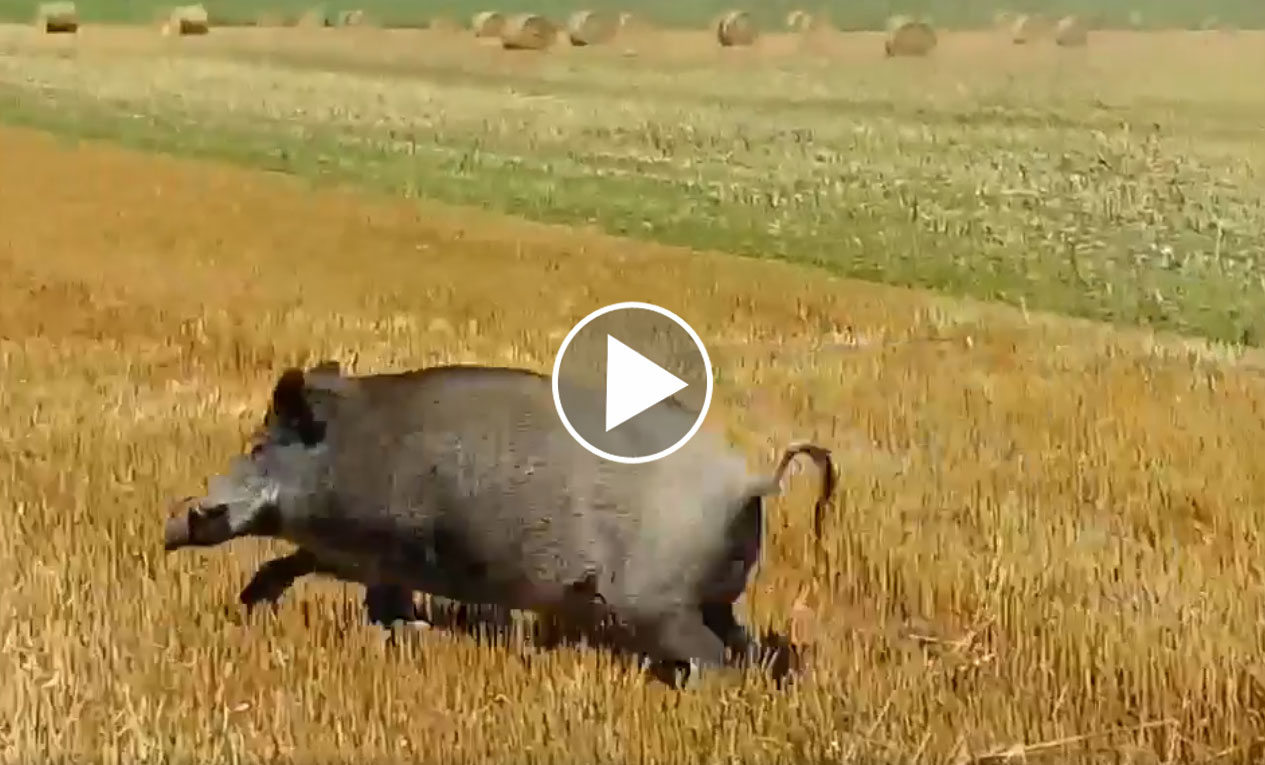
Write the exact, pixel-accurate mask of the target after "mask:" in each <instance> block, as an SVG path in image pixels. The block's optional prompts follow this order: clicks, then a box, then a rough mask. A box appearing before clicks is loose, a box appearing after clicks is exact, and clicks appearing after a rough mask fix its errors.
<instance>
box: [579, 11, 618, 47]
mask: <svg viewBox="0 0 1265 765" xmlns="http://www.w3.org/2000/svg"><path fill="white" fill-rule="evenodd" d="M619 26H620V24H619V18H618V17H616V16H614V15H612V14H609V13H606V12H604V11H576V12H575V13H573V14H571V18H569V19H567V37H568V38H569V39H570V40H571V44H572V45H578V46H583V45H601V44H603V43H608V42H610V41H611V40H613V39H615V35H616V33H618V32H619Z"/></svg>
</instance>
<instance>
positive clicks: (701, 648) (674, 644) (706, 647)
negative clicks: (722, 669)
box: [643, 608, 725, 674]
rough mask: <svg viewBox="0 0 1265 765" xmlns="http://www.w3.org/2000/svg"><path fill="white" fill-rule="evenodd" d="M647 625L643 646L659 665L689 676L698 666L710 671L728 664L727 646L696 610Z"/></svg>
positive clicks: (691, 609)
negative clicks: (682, 671) (712, 668)
mask: <svg viewBox="0 0 1265 765" xmlns="http://www.w3.org/2000/svg"><path fill="white" fill-rule="evenodd" d="M647 626H648V627H649V629H648V630H646V631H647V632H648V633H649V635H648V636H647V639H644V642H643V645H644V646H645V650H646V653H648V654H649V655H650V658H651V659H653V660H655V661H657V662H659V663H662V664H669V665H672V667H673V668H674V669H685V670H686V671H687V673H689V674H692V672H690V669H691V667H692V665H695V664H697V665H699V666H700V667H701V668H711V667H718V666H721V665H723V664H724V663H725V644H724V643H723V642H722V641H721V639H720V638H719V637H718V636H717V635H716V633H715V632H713V631H712V630H711V629H709V628H708V626H707V625H706V624H705V623H704V622H703V618H702V615H701V614H700V613H699V612H698V610H697V609H693V608H690V609H684V610H679V611H674V612H672V613H669V614H665V615H663V616H662V617H660V618H658V619H657V620H656V621H654V622H652V623H651V624H649V625H647Z"/></svg>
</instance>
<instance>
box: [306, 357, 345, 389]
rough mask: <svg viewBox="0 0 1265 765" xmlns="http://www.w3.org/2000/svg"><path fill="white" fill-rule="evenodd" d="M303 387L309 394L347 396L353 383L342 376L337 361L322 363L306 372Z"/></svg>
mask: <svg viewBox="0 0 1265 765" xmlns="http://www.w3.org/2000/svg"><path fill="white" fill-rule="evenodd" d="M304 385H305V386H306V387H307V389H308V391H309V392H318V391H319V392H321V393H333V394H335V395H347V394H349V393H351V391H352V390H353V389H354V388H355V382H354V381H353V380H352V379H351V378H349V377H344V376H343V370H342V368H341V367H340V366H339V365H338V362H337V361H322V362H320V363H319V364H317V365H316V366H314V367H312V368H311V369H309V370H308V371H307V379H306V380H305V381H304Z"/></svg>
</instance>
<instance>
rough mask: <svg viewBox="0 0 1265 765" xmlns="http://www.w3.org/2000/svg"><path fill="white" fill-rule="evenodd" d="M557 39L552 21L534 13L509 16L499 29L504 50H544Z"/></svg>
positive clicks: (556, 32) (556, 31)
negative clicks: (503, 25)
mask: <svg viewBox="0 0 1265 765" xmlns="http://www.w3.org/2000/svg"><path fill="white" fill-rule="evenodd" d="M557 39H558V30H557V29H556V28H555V27H554V25H553V22H551V21H550V20H549V19H547V18H545V17H544V16H537V15H536V14H534V13H518V14H515V15H513V16H511V17H510V18H509V19H507V20H506V22H505V27H504V28H503V29H502V30H501V47H502V48H504V49H505V50H545V49H546V48H548V47H550V46H551V45H553V43H554V41H555V40H557Z"/></svg>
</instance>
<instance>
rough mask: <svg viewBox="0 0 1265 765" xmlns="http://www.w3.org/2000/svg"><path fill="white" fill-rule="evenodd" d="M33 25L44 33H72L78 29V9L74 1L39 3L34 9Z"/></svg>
mask: <svg viewBox="0 0 1265 765" xmlns="http://www.w3.org/2000/svg"><path fill="white" fill-rule="evenodd" d="M35 26H37V27H39V28H40V29H42V30H43V31H44V33H45V34H50V35H55V34H74V33H76V32H78V31H79V10H78V9H77V8H76V7H75V4H74V3H70V2H55V3H40V4H39V6H37V7H36V9H35Z"/></svg>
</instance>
